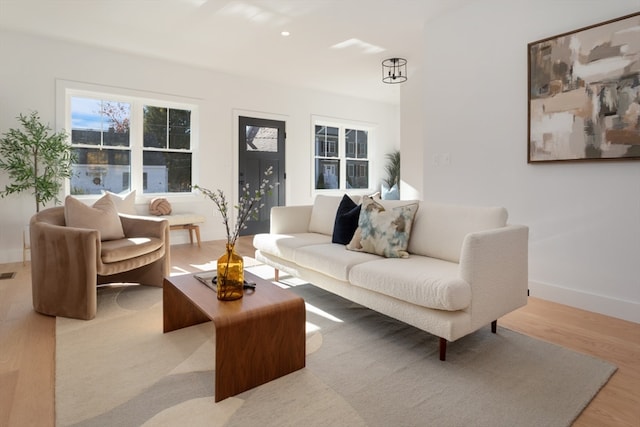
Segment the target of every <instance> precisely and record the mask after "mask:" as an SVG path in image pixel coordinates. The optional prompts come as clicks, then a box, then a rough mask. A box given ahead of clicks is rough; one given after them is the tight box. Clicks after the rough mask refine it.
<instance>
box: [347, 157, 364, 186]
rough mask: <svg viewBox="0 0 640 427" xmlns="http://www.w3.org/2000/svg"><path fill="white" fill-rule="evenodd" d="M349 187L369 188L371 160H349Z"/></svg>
mask: <svg viewBox="0 0 640 427" xmlns="http://www.w3.org/2000/svg"><path fill="white" fill-rule="evenodd" d="M347 188H369V162H368V161H363V160H347Z"/></svg>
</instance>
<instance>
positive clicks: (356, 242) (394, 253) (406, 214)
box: [347, 197, 418, 258]
mask: <svg viewBox="0 0 640 427" xmlns="http://www.w3.org/2000/svg"><path fill="white" fill-rule="evenodd" d="M417 210H418V203H411V204H408V205H404V206H398V207H395V208H392V209H390V210H385V208H384V207H383V206H382V205H381V204H380V203H378V202H376V201H375V200H373V199H372V198H371V197H365V198H363V201H362V208H361V210H360V218H359V220H358V229H357V230H356V233H355V235H354V236H353V239H352V240H351V242H350V243H349V244H348V245H347V249H349V250H355V251H362V252H369V253H372V254H377V255H382V256H384V257H387V258H407V257H409V253H408V252H407V246H409V237H410V235H411V224H412V223H413V218H414V217H415V215H416V211H417Z"/></svg>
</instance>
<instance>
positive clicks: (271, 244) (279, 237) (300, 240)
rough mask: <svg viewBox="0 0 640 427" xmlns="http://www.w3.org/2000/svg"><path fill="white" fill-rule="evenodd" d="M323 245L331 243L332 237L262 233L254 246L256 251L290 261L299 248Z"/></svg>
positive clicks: (316, 234)
mask: <svg viewBox="0 0 640 427" xmlns="http://www.w3.org/2000/svg"><path fill="white" fill-rule="evenodd" d="M323 243H331V237H330V236H325V235H324V234H319V233H298V234H268V233H261V234H256V235H255V236H254V237H253V246H254V247H255V248H256V249H258V250H260V251H262V252H265V253H268V254H271V255H275V256H277V257H278V258H283V259H286V260H288V261H293V260H294V253H295V251H296V249H298V248H299V247H302V246H308V245H317V244H323Z"/></svg>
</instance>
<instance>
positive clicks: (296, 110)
mask: <svg viewBox="0 0 640 427" xmlns="http://www.w3.org/2000/svg"><path fill="white" fill-rule="evenodd" d="M203 54H206V52H203ZM0 58H3V59H2V66H1V67H0V133H3V134H4V133H5V132H6V131H7V130H8V129H9V128H12V127H17V126H18V124H17V121H16V120H15V117H16V116H17V115H18V114H19V113H27V112H29V111H30V110H37V111H38V112H39V113H40V116H41V117H42V119H43V120H44V121H47V122H49V123H50V124H51V125H52V126H53V125H54V124H55V123H56V120H57V119H56V111H55V108H56V80H57V79H63V80H71V81H79V82H85V83H90V84H98V85H106V86H114V87H118V88H126V89H130V90H135V91H145V92H150V93H161V94H169V95H174V96H179V97H186V98H189V102H192V101H194V100H195V102H196V103H197V104H198V105H199V107H200V110H199V111H200V121H201V129H200V149H199V152H198V156H197V157H198V159H199V160H200V161H201V165H200V170H199V174H198V175H199V176H198V177H197V181H198V183H199V184H200V185H202V186H204V187H208V188H212V189H215V188H221V189H223V190H224V191H225V192H226V193H227V194H228V195H231V194H233V192H234V191H236V188H235V185H236V182H237V179H235V177H236V176H237V175H236V172H235V170H234V168H235V166H234V160H235V159H236V158H237V153H236V147H235V139H234V135H237V131H235V126H236V123H235V120H237V113H238V112H239V111H241V112H243V113H255V116H256V117H265V118H271V117H277V118H282V119H284V120H286V122H287V143H286V164H287V170H286V171H287V181H286V199H287V204H303V203H310V202H311V201H312V200H313V197H314V196H313V194H312V192H311V183H312V178H311V174H312V169H311V156H312V155H313V153H312V142H311V141H312V139H311V138H312V135H311V116H312V115H320V116H327V117H335V118H341V119H348V120H354V121H359V122H368V123H373V124H377V127H376V130H375V141H376V143H375V146H373V147H371V151H370V156H371V158H372V160H373V161H377V162H378V165H379V168H378V169H376V170H373V171H372V177H371V183H372V185H377V184H378V183H379V181H380V178H381V176H382V174H383V167H384V155H385V153H387V152H389V151H391V150H392V149H393V147H394V144H395V143H396V142H397V141H398V140H399V133H400V132H399V107H398V106H397V105H390V104H382V103H375V102H370V101H364V100H359V99H355V98H350V97H344V96H339V95H335V94H330V93H325V92H318V91H311V90H305V89H300V88H294V87H286V86H278V85H274V84H268V83H263V82H259V81H255V80H247V79H243V78H239V77H235V76H231V75H226V74H221V73H216V72H212V71H208V70H204V69H198V68H193V67H187V66H183V65H180V64H176V63H171V62H167V61H160V60H156V59H149V58H143V57H139V56H133V55H128V54H124V53H119V52H114V51H108V50H103V49H98V48H95V47H87V46H81V45H75V44H69V43H65V42H60V41H55V40H50V39H44V38H39V37H32V36H26V35H22V34H17V33H12V32H0ZM7 182H8V176H7V174H6V173H4V172H0V186H1V187H2V188H4V186H5V185H6V184H7ZM171 201H172V205H173V208H174V211H176V212H180V211H195V212H198V213H201V214H203V215H206V216H207V222H206V223H205V224H204V225H203V226H202V227H201V231H202V237H203V239H204V240H211V239H219V238H223V237H224V229H223V226H222V224H221V223H220V221H221V220H220V218H219V216H218V214H217V212H216V211H215V210H214V205H213V203H212V202H210V201H206V200H204V199H203V198H202V197H200V196H198V197H194V196H189V197H181V198H176V199H171ZM138 202H139V203H140V205H139V206H138V210H139V211H143V210H144V209H145V207H146V206H145V205H146V204H147V203H148V200H146V199H144V198H140V199H139V200H138ZM0 212H1V214H0V215H1V218H0V242H1V245H0V262H1V263H5V262H14V261H20V260H21V259H22V229H23V226H24V225H26V224H28V220H29V218H30V217H31V215H32V214H33V213H34V212H35V203H34V202H33V201H32V196H31V195H30V194H22V195H12V196H9V197H5V198H3V199H0ZM214 213H215V215H216V216H215V217H214ZM187 241H188V238H187V235H186V233H185V232H179V231H175V232H173V233H172V242H173V243H184V242H187ZM213 255H215V254H212V256H213Z"/></svg>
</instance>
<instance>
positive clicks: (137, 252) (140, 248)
mask: <svg viewBox="0 0 640 427" xmlns="http://www.w3.org/2000/svg"><path fill="white" fill-rule="evenodd" d="M101 246H102V251H101V252H100V257H101V258H102V262H103V263H105V264H109V263H112V262H118V261H124V260H130V259H132V258H135V257H139V256H142V255H146V254H148V253H151V252H153V251H155V250H157V249H160V248H161V247H162V240H161V239H158V238H155V237H131V238H128V239H118V240H110V241H108V242H102V245H101Z"/></svg>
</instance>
